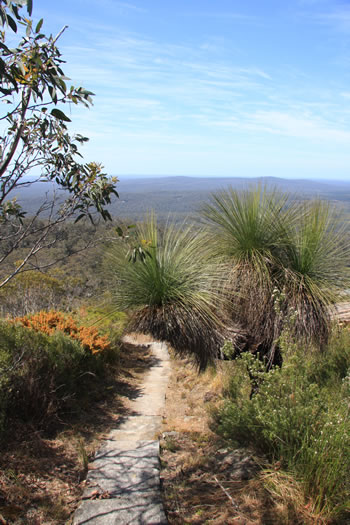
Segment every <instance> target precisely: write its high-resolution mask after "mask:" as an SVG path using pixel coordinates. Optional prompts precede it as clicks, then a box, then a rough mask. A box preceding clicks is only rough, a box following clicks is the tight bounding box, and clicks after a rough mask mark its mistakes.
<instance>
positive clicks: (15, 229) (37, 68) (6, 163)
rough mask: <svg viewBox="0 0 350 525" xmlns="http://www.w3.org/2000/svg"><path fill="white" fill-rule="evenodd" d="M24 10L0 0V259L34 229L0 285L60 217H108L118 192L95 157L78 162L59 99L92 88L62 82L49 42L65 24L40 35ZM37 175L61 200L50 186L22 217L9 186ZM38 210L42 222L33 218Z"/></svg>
mask: <svg viewBox="0 0 350 525" xmlns="http://www.w3.org/2000/svg"><path fill="white" fill-rule="evenodd" d="M24 8H26V11H25V9H24ZM31 12H32V1H31V0H17V1H15V2H11V1H9V0H6V1H5V0H0V23H1V25H2V31H1V33H0V48H1V57H0V100H1V102H2V103H3V107H4V108H5V111H4V112H3V114H2V115H0V120H1V122H2V126H3V133H2V136H1V138H0V224H1V232H0V242H7V243H8V245H9V247H8V250H7V251H6V253H5V254H2V257H1V258H0V264H1V263H2V262H3V261H4V260H5V259H6V258H7V257H8V256H9V255H10V254H11V253H12V252H13V251H14V250H16V249H17V248H18V247H20V246H21V245H22V244H23V241H24V240H25V239H26V238H28V236H31V238H33V234H34V235H35V242H34V243H33V244H31V246H30V247H29V249H28V251H27V254H26V256H25V257H24V258H23V261H22V263H21V265H19V266H18V267H17V268H16V269H15V270H14V271H13V272H12V274H11V275H9V276H8V277H7V278H6V279H4V280H2V282H1V283H0V287H1V286H3V285H4V284H6V283H7V282H8V280H9V279H10V278H12V277H13V276H14V275H16V274H17V273H19V272H21V271H24V270H25V269H28V268H30V265H32V266H33V265H34V266H35V256H36V255H37V254H38V252H39V251H40V250H42V249H43V248H44V247H48V246H51V245H53V244H54V243H55V242H56V236H55V235H53V236H51V237H50V238H49V233H50V234H51V233H52V232H53V231H55V230H56V229H57V228H58V227H59V226H60V225H61V224H62V223H64V222H65V221H66V220H67V219H69V218H73V217H74V218H75V220H79V219H81V218H83V217H85V216H88V217H90V219H91V220H92V218H93V215H92V214H93V213H94V212H97V214H98V215H99V216H101V217H102V218H103V219H105V220H106V219H110V215H109V212H108V210H107V209H106V206H107V205H108V204H110V202H111V198H112V196H113V195H116V196H118V194H117V192H116V190H115V183H116V179H111V178H109V177H107V175H106V174H105V173H103V168H102V166H101V165H100V164H98V163H96V162H91V163H84V162H82V155H81V153H80V151H79V147H80V146H81V145H82V144H83V143H84V142H86V141H87V140H88V139H87V138H86V137H83V136H82V135H74V136H73V135H71V134H70V133H69V129H68V124H69V122H70V118H69V117H68V116H67V115H66V112H65V111H64V110H63V107H64V105H66V106H67V105H68V106H72V105H84V106H86V107H89V106H90V105H91V104H92V96H93V93H92V92H91V91H88V90H86V89H84V88H82V87H77V88H76V87H74V86H69V85H67V80H68V79H67V77H66V76H65V75H64V72H63V70H62V67H63V64H64V60H63V59H62V56H61V53H60V51H59V49H58V48H57V45H56V44H57V40H58V38H59V37H60V36H61V34H62V32H63V31H64V30H65V28H63V29H62V30H61V31H60V33H58V35H57V36H56V37H53V36H49V37H47V36H45V34H44V33H42V25H43V20H40V21H38V23H36V24H34V22H33V20H32V19H31V18H29V17H30V16H31ZM8 33H10V35H11V41H12V39H13V34H15V35H17V36H18V40H19V41H18V43H17V45H16V47H10V44H8V38H7V37H8ZM35 174H36V176H35ZM28 176H30V177H28ZM39 181H40V182H52V183H54V184H55V187H56V188H58V189H63V190H65V191H64V199H62V198H60V199H58V195H57V191H56V194H55V193H54V194H53V195H51V196H48V197H47V198H46V200H45V201H44V202H43V203H42V204H41V206H39V208H38V209H37V211H36V213H35V214H34V216H32V217H31V218H28V219H27V220H24V219H25V217H26V213H25V211H24V210H23V209H22V207H21V206H20V204H19V203H18V202H17V199H16V190H18V189H20V188H25V187H28V186H29V185H31V184H34V183H37V182H39ZM43 216H44V217H45V219H46V221H45V224H44V225H43V223H42V222H40V221H38V219H39V217H43Z"/></svg>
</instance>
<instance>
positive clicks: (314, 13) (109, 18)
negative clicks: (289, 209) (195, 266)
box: [33, 0, 350, 180]
mask: <svg viewBox="0 0 350 525" xmlns="http://www.w3.org/2000/svg"><path fill="white" fill-rule="evenodd" d="M33 16H34V18H35V19H39V18H41V17H43V18H44V26H43V30H44V32H46V33H50V32H52V33H55V34H56V33H57V32H58V31H59V30H60V29H61V27H62V26H63V25H65V24H67V25H68V26H69V29H68V30H66V32H65V33H64V34H63V35H62V37H61V38H60V41H59V47H60V49H61V51H62V52H63V57H64V58H65V60H66V61H67V64H66V66H65V69H64V70H65V72H66V74H67V75H68V76H69V77H70V78H71V82H72V83H73V84H74V85H83V86H84V87H86V88H87V89H90V90H91V91H93V92H94V93H95V94H96V97H95V100H94V106H93V107H92V109H90V110H86V109H83V108H81V109H80V108H76V107H73V108H72V110H71V118H72V121H73V124H72V125H71V128H72V131H76V132H79V133H82V134H85V135H86V136H88V137H90V142H89V143H88V144H87V145H86V146H84V153H85V158H86V160H87V161H90V160H96V161H99V162H101V163H102V164H104V166H105V168H106V170H107V171H108V173H110V174H113V175H121V174H152V175H167V174H173V175H208V176H215V175H221V176H237V177H242V176H243V177H253V176H277V177H297V178H304V177H307V178H319V179H321V178H328V179H330V178H334V179H347V180H350V1H338V0H282V1H281V0H264V1H262V0H245V1H243V0H240V1H238V0H237V1H234V0H231V1H228V0H215V1H214V0H212V1H210V0H186V1H185V0H177V1H170V0H169V1H168V0H157V1H156V0H143V1H141V0H130V2H129V1H125V2H124V1H118V0H99V1H98V2H96V0H94V1H92V0H71V1H68V0H60V1H59V2H57V1H53V2H51V1H50V2H48V1H47V0H34V10H33Z"/></svg>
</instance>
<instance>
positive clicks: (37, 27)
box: [35, 18, 44, 33]
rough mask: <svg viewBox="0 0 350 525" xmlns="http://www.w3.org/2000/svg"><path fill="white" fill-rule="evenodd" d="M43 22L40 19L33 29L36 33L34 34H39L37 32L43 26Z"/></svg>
mask: <svg viewBox="0 0 350 525" xmlns="http://www.w3.org/2000/svg"><path fill="white" fill-rule="evenodd" d="M43 22H44V19H43V18H41V19H40V20H39V22H38V23H37V25H36V28H35V32H36V33H39V31H40V29H41V26H42V25H43Z"/></svg>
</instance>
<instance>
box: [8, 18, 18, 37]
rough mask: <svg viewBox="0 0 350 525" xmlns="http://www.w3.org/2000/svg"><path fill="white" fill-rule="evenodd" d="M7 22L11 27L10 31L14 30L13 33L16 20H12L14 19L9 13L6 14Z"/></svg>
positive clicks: (15, 27) (15, 29) (15, 30)
mask: <svg viewBox="0 0 350 525" xmlns="http://www.w3.org/2000/svg"><path fill="white" fill-rule="evenodd" d="M7 23H8V25H9V26H10V27H11V29H12V31H14V32H15V33H17V25H16V22H15V21H14V19H13V18H12V17H11V16H10V15H7Z"/></svg>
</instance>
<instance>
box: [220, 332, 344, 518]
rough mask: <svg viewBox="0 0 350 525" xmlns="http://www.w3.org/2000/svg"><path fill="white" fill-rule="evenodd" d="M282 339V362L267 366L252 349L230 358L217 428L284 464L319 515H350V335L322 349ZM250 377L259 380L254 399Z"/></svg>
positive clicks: (335, 338) (337, 336)
mask: <svg viewBox="0 0 350 525" xmlns="http://www.w3.org/2000/svg"><path fill="white" fill-rule="evenodd" d="M281 345H282V348H283V357H284V362H283V367H282V368H274V369H273V370H271V371H270V372H266V371H265V370H264V368H263V365H262V363H260V362H259V361H257V360H256V359H255V358H254V357H253V356H251V355H250V354H245V355H242V357H241V358H240V359H239V360H237V361H236V362H235V363H232V367H233V369H232V378H231V384H230V387H229V388H228V391H227V400H226V403H225V405H224V407H223V408H222V409H221V410H220V412H219V413H218V414H217V425H218V426H217V430H218V432H219V433H220V434H221V435H223V436H224V437H225V438H227V439H228V440H230V441H232V442H234V443H238V444H244V445H247V444H249V445H250V446H252V447H254V448H255V450H256V451H257V452H259V453H263V454H265V455H266V456H267V457H268V459H269V460H270V461H277V462H279V464H280V466H281V468H282V470H284V471H285V472H287V473H289V474H292V475H293V477H294V479H295V480H297V481H298V482H299V484H300V485H301V486H302V488H303V491H304V495H305V501H306V502H308V503H309V502H311V504H310V503H309V504H310V505H311V507H312V510H313V512H314V513H316V514H320V515H321V516H324V517H326V518H327V519H328V518H329V519H332V518H334V519H340V520H341V519H343V518H344V516H347V517H349V516H350V505H349V504H350V500H349V494H350V479H349V472H350V417H349V416H350V414H349V401H350V334H349V332H348V330H347V329H345V330H343V331H342V332H341V333H337V334H336V336H333V340H332V341H331V344H330V346H329V349H328V353H325V354H324V355H320V354H319V353H314V354H311V355H310V356H308V357H305V350H304V349H301V348H298V347H296V346H295V345H292V344H287V343H286V341H283V340H282V342H281ZM249 375H250V377H251V378H252V377H254V378H255V382H256V384H257V385H258V390H257V393H256V394H255V395H253V396H252V398H251V399H250V397H249V394H250V390H251V388H250V387H251V384H250V380H249ZM269 482H270V483H271V477H270V478H269ZM279 483H280V477H279ZM300 485H299V486H300ZM304 503H305V502H304ZM344 519H345V518H344ZM341 522H342V521H339V523H341Z"/></svg>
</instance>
